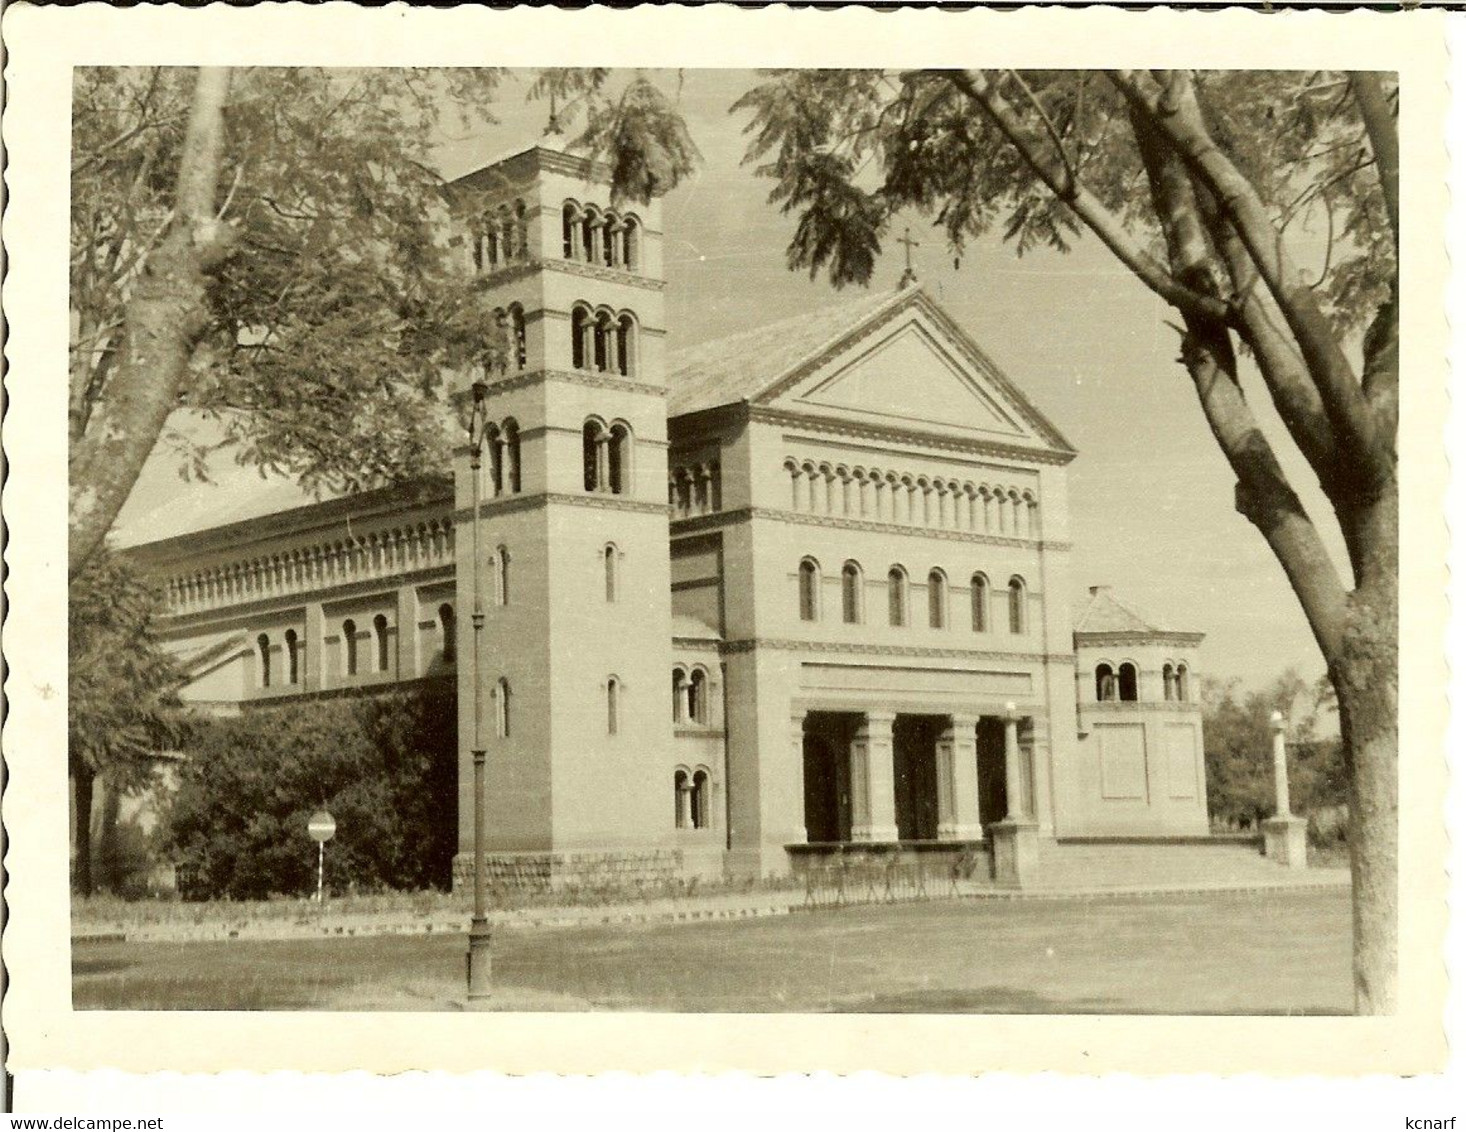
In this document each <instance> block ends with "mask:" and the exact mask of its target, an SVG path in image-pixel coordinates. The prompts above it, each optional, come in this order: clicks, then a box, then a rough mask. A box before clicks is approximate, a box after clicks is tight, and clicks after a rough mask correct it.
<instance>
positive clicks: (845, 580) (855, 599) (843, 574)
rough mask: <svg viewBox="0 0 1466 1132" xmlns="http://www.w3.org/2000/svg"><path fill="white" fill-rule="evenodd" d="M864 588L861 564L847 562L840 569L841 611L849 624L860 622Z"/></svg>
mask: <svg viewBox="0 0 1466 1132" xmlns="http://www.w3.org/2000/svg"><path fill="white" fill-rule="evenodd" d="M862 588H863V587H862V586H861V578H860V567H859V565H857V564H856V563H854V562H847V563H845V568H844V569H843V570H841V571H840V612H841V614H842V615H843V616H844V618H845V624H847V625H858V624H860V614H861V600H860V599H861V598H862V597H863V596H864V595H863V594H862V592H861V590H862Z"/></svg>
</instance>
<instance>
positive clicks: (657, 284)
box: [530, 258, 667, 291]
mask: <svg viewBox="0 0 1466 1132" xmlns="http://www.w3.org/2000/svg"><path fill="white" fill-rule="evenodd" d="M530 262H531V263H533V264H535V265H536V266H538V267H541V268H544V269H545V270H547V271H559V272H561V273H563V274H565V275H578V276H580V277H581V278H582V279H595V280H598V281H600V282H602V283H624V284H625V285H627V286H628V287H639V288H641V289H642V290H643V291H664V290H666V288H667V281H666V280H665V279H653V278H651V277H650V276H647V275H637V274H636V273H635V272H634V271H627V270H625V269H624V268H620V267H606V266H604V265H603V264H597V263H586V262H585V261H583V260H578V259H554V258H551V259H539V260H531V261H530Z"/></svg>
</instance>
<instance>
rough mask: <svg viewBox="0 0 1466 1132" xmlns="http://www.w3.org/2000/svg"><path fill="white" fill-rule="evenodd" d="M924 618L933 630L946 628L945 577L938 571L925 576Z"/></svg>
mask: <svg viewBox="0 0 1466 1132" xmlns="http://www.w3.org/2000/svg"><path fill="white" fill-rule="evenodd" d="M926 616H927V623H928V624H929V625H930V626H931V627H932V628H933V629H945V628H946V627H947V575H945V574H943V573H942V572H941V571H940V570H933V571H932V572H931V573H930V574H928V575H927V576H926Z"/></svg>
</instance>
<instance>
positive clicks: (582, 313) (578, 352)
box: [570, 306, 592, 369]
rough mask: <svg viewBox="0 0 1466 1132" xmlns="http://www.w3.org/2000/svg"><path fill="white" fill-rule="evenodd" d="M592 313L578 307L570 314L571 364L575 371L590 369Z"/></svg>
mask: <svg viewBox="0 0 1466 1132" xmlns="http://www.w3.org/2000/svg"><path fill="white" fill-rule="evenodd" d="M591 326H592V323H591V317H590V311H588V310H586V309H585V308H584V307H579V306H578V307H576V308H575V309H574V310H572V311H571V312H570V364H571V366H572V367H574V368H575V369H589V368H590V345H591V329H590V328H591Z"/></svg>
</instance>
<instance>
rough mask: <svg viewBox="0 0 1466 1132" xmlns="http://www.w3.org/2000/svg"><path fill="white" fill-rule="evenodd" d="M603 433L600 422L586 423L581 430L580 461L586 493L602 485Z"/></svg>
mask: <svg viewBox="0 0 1466 1132" xmlns="http://www.w3.org/2000/svg"><path fill="white" fill-rule="evenodd" d="M601 431H602V430H601V423H600V421H586V422H585V424H583V425H582V426H581V428H580V459H581V464H582V467H583V469H584V473H585V475H584V479H585V490H586V491H595V490H596V489H597V488H599V487H600V485H601Z"/></svg>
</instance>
